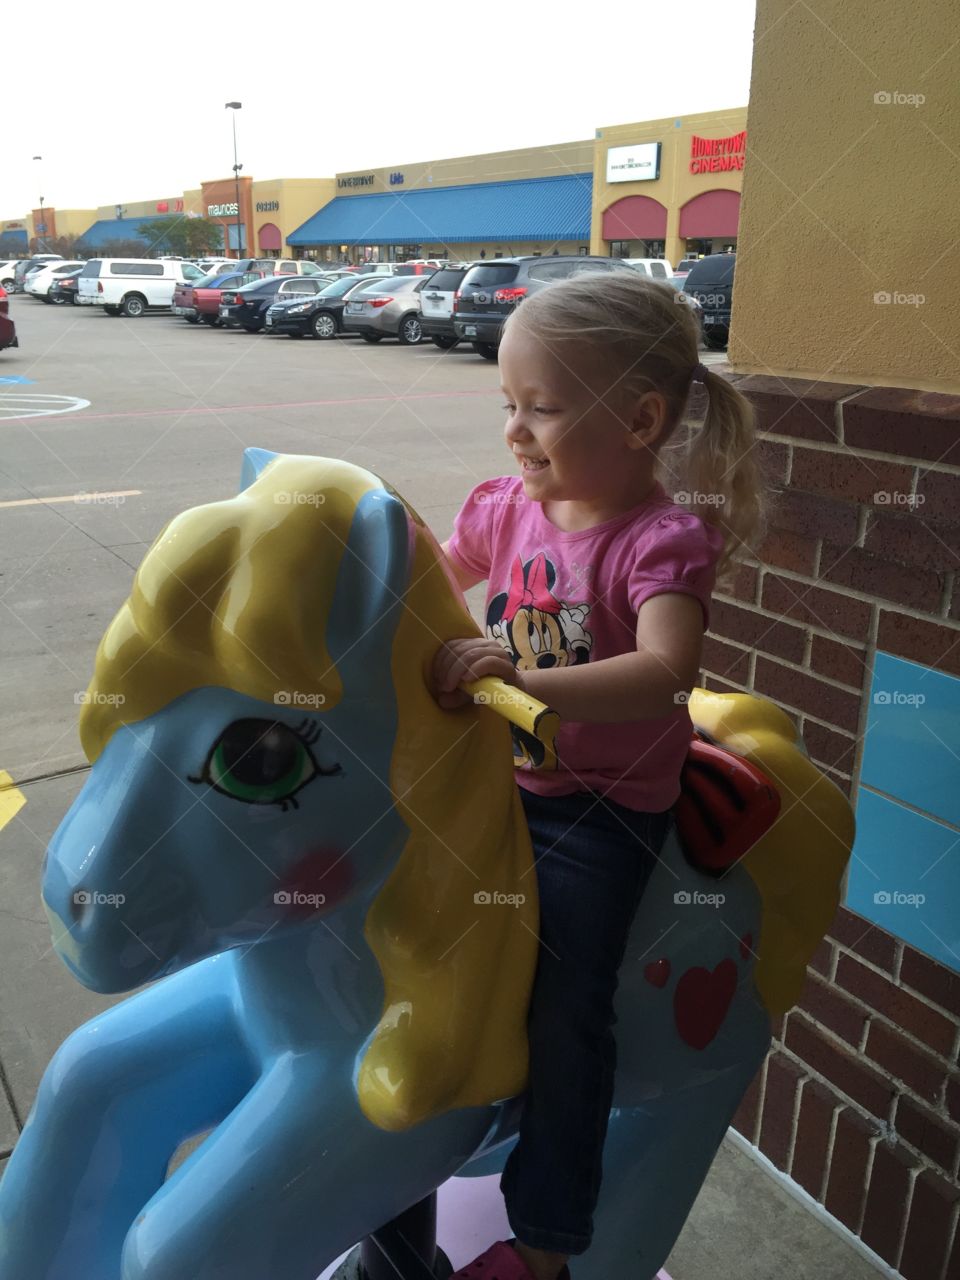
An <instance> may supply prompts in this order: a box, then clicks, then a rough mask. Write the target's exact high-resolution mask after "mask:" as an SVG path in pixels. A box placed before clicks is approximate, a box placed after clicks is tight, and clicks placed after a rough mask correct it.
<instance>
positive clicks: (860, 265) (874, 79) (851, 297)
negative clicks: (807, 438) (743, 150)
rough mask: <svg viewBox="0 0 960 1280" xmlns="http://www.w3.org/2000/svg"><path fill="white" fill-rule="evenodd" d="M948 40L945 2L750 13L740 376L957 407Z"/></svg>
mask: <svg viewBox="0 0 960 1280" xmlns="http://www.w3.org/2000/svg"><path fill="white" fill-rule="evenodd" d="M956 39H957V7H956V0H924V3H923V4H922V5H913V6H909V5H906V6H905V5H893V4H882V5H877V4H875V3H873V0H821V3H819V4H818V6H817V14H816V17H814V16H813V14H812V13H811V12H810V10H809V9H807V8H806V7H805V6H804V5H794V3H793V0H759V3H758V6H757V26H756V38H755V43H754V55H753V78H752V84H751V90H750V132H749V144H748V151H747V163H746V169H745V174H746V180H745V184H744V193H743V208H742V211H741V220H740V241H739V253H738V259H737V281H736V291H735V294H734V311H733V322H732V330H731V340H730V351H729V358H730V360H731V363H732V364H733V365H734V367H735V368H736V369H738V370H742V371H747V372H756V373H773V374H782V375H783V374H792V375H794V376H800V377H811V378H817V379H821V380H828V381H834V382H851V383H859V382H864V383H879V384H883V385H888V386H909V387H918V388H921V389H924V390H938V391H952V392H960V290H958V288H957V284H958V282H960V242H958V239H957V235H958V229H957V209H958V207H960V163H958V160H960V110H958V108H960V91H958V87H957V80H956V73H957V64H956V57H955V50H954V55H953V56H948V55H949V50H950V49H951V48H953V47H954V45H955V44H956ZM878 95H879V96H878ZM894 95H900V98H899V99H898V98H896V97H895V96H894ZM918 97H922V98H923V101H917V99H918ZM911 99H912V100H911ZM877 295H880V299H879V300H875V298H876V296H877ZM883 297H889V298H890V299H891V300H890V301H883V300H882V299H883Z"/></svg>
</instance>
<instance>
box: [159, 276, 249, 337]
mask: <svg viewBox="0 0 960 1280" xmlns="http://www.w3.org/2000/svg"><path fill="white" fill-rule="evenodd" d="M264 275H266V272H264V271H244V272H242V273H241V272H237V271H233V272H230V273H226V272H223V271H215V272H213V273H212V274H211V275H209V276H206V277H204V279H203V280H198V281H197V282H196V284H178V285H177V287H176V288H175V289H174V291H173V302H172V303H171V310H172V311H173V314H174V315H175V316H183V318H184V320H186V321H187V323H188V324H197V323H198V322H199V321H200V320H202V321H203V322H204V324H209V325H212V326H216V325H219V323H220V314H219V312H220V291H221V290H222V289H223V288H225V287H226V288H229V289H239V288H240V286H241V285H242V284H250V283H251V281H253V280H261V279H262V278H263V276H264Z"/></svg>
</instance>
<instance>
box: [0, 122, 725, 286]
mask: <svg viewBox="0 0 960 1280" xmlns="http://www.w3.org/2000/svg"><path fill="white" fill-rule="evenodd" d="M746 142H747V109H746V107H738V108H734V109H731V110H727V111H713V112H704V113H700V114H697V115H691V116H684V117H682V118H675V117H668V118H665V119H661V120H650V121H646V122H643V123H635V124H619V125H614V126H610V127H604V128H601V129H598V130H597V131H596V136H595V137H593V138H588V139H584V140H581V141H577V142H562V143H558V144H556V145H552V146H543V147H531V148H526V149H522V150H514V151H499V152H493V153H488V154H486V155H474V156H459V157H454V158H452V159H450V158H438V159H432V160H427V161H419V162H417V163H406V162H402V163H397V164H393V165H387V166H385V167H383V168H370V169H352V170H349V171H347V172H344V173H338V174H336V175H335V176H334V177H332V178H276V179H271V180H268V181H262V182H260V181H256V180H255V179H253V178H251V177H241V178H240V179H239V182H238V181H237V180H236V179H234V178H233V177H228V178H220V179H213V180H211V181H208V182H204V183H202V184H201V186H200V187H197V188H194V189H192V190H187V191H184V192H182V193H180V194H179V195H175V196H164V197H161V198H159V199H156V200H150V201H140V202H137V203H131V204H130V205H105V206H101V207H100V208H99V209H85V210H69V209H68V210H54V209H49V208H48V209H44V210H43V211H42V214H41V211H39V210H34V211H33V212H32V214H31V215H29V216H28V217H26V218H20V219H13V220H11V222H10V223H3V222H0V235H2V234H3V232H4V228H6V227H10V229H11V232H19V234H20V238H22V239H30V238H31V235H30V234H28V232H29V233H32V237H35V236H37V235H41V234H45V236H46V238H47V239H48V240H49V239H51V238H54V237H56V236H64V235H72V236H79V237H80V244H79V245H78V246H77V250H78V252H82V251H85V252H87V253H91V252H92V253H96V252H98V251H99V252H101V253H102V252H103V251H104V248H105V247H106V246H109V244H110V243H111V242H113V243H117V242H119V241H122V240H130V239H137V238H141V239H142V233H141V229H143V230H145V231H148V229H149V224H150V223H151V221H152V220H154V219H161V218H166V217H170V216H175V215H182V216H184V217H204V218H207V219H208V220H210V221H212V222H214V223H216V224H217V225H218V226H220V227H221V229H222V243H223V245H224V246H225V250H226V252H228V253H230V254H235V255H236V254H239V255H240V256H251V257H286V256H293V257H298V258H302V257H310V258H316V259H318V260H324V261H341V260H345V261H351V262H359V261H399V260H403V259H406V258H440V257H442V258H449V259H454V260H474V259H480V258H499V257H508V256H513V255H515V254H539V255H544V256H546V255H550V254H557V253H559V254H600V255H603V256H613V257H630V258H652V257H666V258H668V259H669V260H670V261H671V262H672V263H674V264H676V263H677V262H678V261H679V260H680V259H681V258H684V257H687V256H690V255H693V254H703V253H715V252H724V251H726V250H730V249H735V248H736V243H737V224H738V219H739V212H740V190H741V183H742V178H743V166H744V159H745V156H746ZM41 225H42V226H43V227H44V228H45V232H43V233H41V232H40V231H39V227H40V226H41ZM4 243H5V244H9V245H11V251H12V252H18V251H19V252H25V251H26V244H24V245H23V247H22V248H21V249H19V250H18V249H14V248H12V244H13V241H8V240H6V239H5V240H4ZM144 243H145V248H148V247H149V243H148V242H147V241H145V242H144Z"/></svg>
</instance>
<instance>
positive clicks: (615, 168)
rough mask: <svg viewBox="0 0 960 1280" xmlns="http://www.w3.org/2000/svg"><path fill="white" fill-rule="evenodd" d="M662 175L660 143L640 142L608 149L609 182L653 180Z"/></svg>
mask: <svg viewBox="0 0 960 1280" xmlns="http://www.w3.org/2000/svg"><path fill="white" fill-rule="evenodd" d="M659 177H660V143H659V142H640V143H637V144H636V145H635V146H632V147H611V148H610V149H609V150H608V151H607V181H608V182H653V181H655V179H657V178H659Z"/></svg>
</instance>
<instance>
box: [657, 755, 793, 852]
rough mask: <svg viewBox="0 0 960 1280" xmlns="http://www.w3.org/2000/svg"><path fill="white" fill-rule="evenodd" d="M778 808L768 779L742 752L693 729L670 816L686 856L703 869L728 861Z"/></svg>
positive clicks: (763, 829) (753, 838)
mask: <svg viewBox="0 0 960 1280" xmlns="http://www.w3.org/2000/svg"><path fill="white" fill-rule="evenodd" d="M779 812H780V796H779V793H778V792H777V790H776V788H775V787H774V786H773V784H772V783H771V781H770V779H769V778H768V777H767V776H766V774H765V773H763V772H762V770H760V769H758V768H757V766H756V765H754V764H750V763H749V761H747V760H744V759H743V757H742V756H738V755H734V753H733V752H732V751H728V750H726V749H725V748H724V747H720V746H717V744H716V743H715V742H711V741H710V740H709V739H708V738H707V737H706V736H705V735H704V734H702V733H700V732H695V733H694V735H693V739H692V741H691V743H690V752H689V754H688V755H687V759H686V763H685V764H684V766H683V772H682V773H681V775H680V798H679V800H678V801H677V803H676V805H675V806H674V816H675V817H676V820H677V829H678V832H679V835H680V841H681V843H682V845H683V847H684V851H685V852H686V855H687V857H688V858H689V860H690V861H691V862H692V863H693V864H694V865H695V866H697V867H702V868H703V869H704V870H706V871H724V870H725V869H726V868H727V867H730V866H733V864H734V863H735V862H737V861H738V860H739V859H740V858H742V857H743V855H744V854H745V853H746V852H747V850H748V849H750V848H751V847H752V846H753V845H754V844H755V843H756V842H757V840H759V839H760V837H761V836H762V835H763V834H764V833H765V832H766V831H769V830H770V828H771V827H772V826H773V824H774V822H775V821H776V818H777V815H778V814H779Z"/></svg>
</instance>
